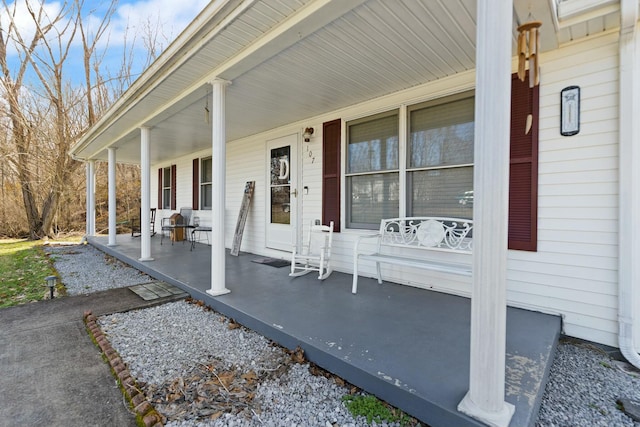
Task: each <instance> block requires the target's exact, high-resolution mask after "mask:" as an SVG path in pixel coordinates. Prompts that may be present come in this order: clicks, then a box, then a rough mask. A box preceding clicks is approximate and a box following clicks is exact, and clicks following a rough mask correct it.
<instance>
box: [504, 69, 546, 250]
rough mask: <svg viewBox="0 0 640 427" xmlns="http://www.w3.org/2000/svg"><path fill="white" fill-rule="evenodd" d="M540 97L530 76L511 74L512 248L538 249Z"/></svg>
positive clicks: (510, 179) (510, 182) (510, 218)
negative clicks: (523, 79) (522, 77)
mask: <svg viewBox="0 0 640 427" xmlns="http://www.w3.org/2000/svg"><path fill="white" fill-rule="evenodd" d="M538 96H539V86H535V87H533V88H530V87H529V78H528V76H527V77H526V78H525V81H524V82H522V81H520V79H518V76H517V75H516V74H513V75H512V76H511V150H510V156H509V158H510V162H509V249H519V250H523V251H536V250H537V248H538V117H539V100H538ZM529 117H530V118H529Z"/></svg>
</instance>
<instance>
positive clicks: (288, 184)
mask: <svg viewBox="0 0 640 427" xmlns="http://www.w3.org/2000/svg"><path fill="white" fill-rule="evenodd" d="M297 147H298V135H297V134H294V135H289V136H285V137H282V138H277V139H272V140H270V141H267V162H268V165H267V171H268V172H267V173H268V176H267V183H268V185H267V212H266V219H267V224H266V228H267V244H266V246H267V247H268V248H272V249H279V250H282V251H288V252H291V251H292V245H293V242H294V239H296V223H297V221H296V219H297V213H298V181H297V177H298V162H297V151H298V150H297Z"/></svg>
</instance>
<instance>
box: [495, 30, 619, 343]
mask: <svg viewBox="0 0 640 427" xmlns="http://www.w3.org/2000/svg"><path fill="white" fill-rule="evenodd" d="M617 40H618V36H617V34H609V35H605V36H602V37H597V38H591V39H587V40H583V41H581V42H577V43H573V44H570V45H567V46H565V47H563V48H561V49H559V50H557V51H553V52H551V53H549V54H543V55H542V56H541V64H542V77H541V79H542V85H541V87H540V138H539V141H540V157H539V185H538V252H537V253H526V252H521V251H509V262H508V273H507V277H508V300H509V302H510V303H511V304H512V305H517V306H521V307H525V308H531V309H537V310H541V311H545V312H552V313H560V314H562V315H563V325H564V331H565V333H567V334H568V335H571V336H576V337H579V338H584V339H588V340H592V341H596V342H600V343H603V344H608V345H612V346H617V345H618V343H617V333H618V324H617V308H618V302H617V298H618V296H617V281H618V274H617V268H618V257H617V253H618V233H617V218H618V143H617V136H618V134H617V126H618V101H617V100H618V65H617V64H618V44H617ZM572 85H577V86H580V90H581V105H580V108H581V114H580V133H579V134H578V135H575V136H571V137H563V136H561V135H560V132H559V121H560V120H559V101H560V95H559V94H560V91H561V90H562V89H563V88H564V87H567V86H572Z"/></svg>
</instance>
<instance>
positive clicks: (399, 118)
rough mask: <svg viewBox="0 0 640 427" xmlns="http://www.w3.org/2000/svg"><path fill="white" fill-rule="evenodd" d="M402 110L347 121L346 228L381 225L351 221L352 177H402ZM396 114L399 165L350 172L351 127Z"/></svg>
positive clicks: (368, 228)
mask: <svg viewBox="0 0 640 427" xmlns="http://www.w3.org/2000/svg"><path fill="white" fill-rule="evenodd" d="M402 110H403V107H396V108H391V109H389V110H386V111H382V112H379V113H375V114H372V115H368V116H363V117H360V118H357V119H354V120H349V121H346V122H345V150H344V151H345V167H344V173H343V178H344V185H345V192H344V195H345V209H344V211H345V221H344V224H345V228H347V229H356V230H377V229H378V228H379V226H380V223H379V222H378V224H369V223H360V222H352V221H351V212H352V207H351V203H350V201H351V197H352V191H351V178H352V177H355V176H363V175H381V174H390V173H396V174H398V178H400V168H401V167H402V165H403V162H402V153H403V151H402V148H401V145H402V141H401V138H402V135H403V132H402V130H401V128H402V125H401V123H402V117H403V114H402ZM392 116H395V117H396V118H397V122H398V134H397V137H398V153H397V155H398V167H397V168H395V169H381V170H372V171H364V172H348V169H349V136H350V128H351V126H357V125H359V124H362V123H367V122H372V121H375V120H378V119H384V118H387V117H392ZM398 185H400V179H399V180H398ZM401 194H402V188H399V194H398V196H399V197H398V204H399V206H398V210H399V212H398V214H400V212H401V209H402V206H401V198H402V196H401Z"/></svg>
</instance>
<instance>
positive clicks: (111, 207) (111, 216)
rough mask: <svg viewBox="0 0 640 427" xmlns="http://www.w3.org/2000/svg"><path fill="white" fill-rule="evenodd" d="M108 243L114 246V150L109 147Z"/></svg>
mask: <svg viewBox="0 0 640 427" xmlns="http://www.w3.org/2000/svg"><path fill="white" fill-rule="evenodd" d="M107 150H108V152H109V243H108V244H107V246H115V245H116V234H117V233H116V149H115V148H114V147H109V148H108V149H107Z"/></svg>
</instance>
